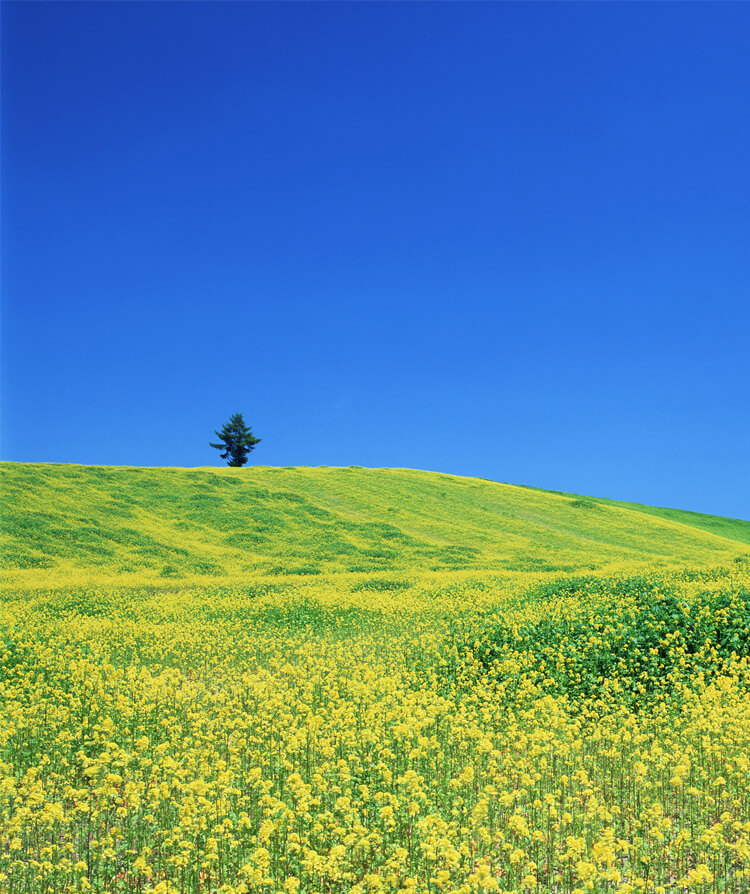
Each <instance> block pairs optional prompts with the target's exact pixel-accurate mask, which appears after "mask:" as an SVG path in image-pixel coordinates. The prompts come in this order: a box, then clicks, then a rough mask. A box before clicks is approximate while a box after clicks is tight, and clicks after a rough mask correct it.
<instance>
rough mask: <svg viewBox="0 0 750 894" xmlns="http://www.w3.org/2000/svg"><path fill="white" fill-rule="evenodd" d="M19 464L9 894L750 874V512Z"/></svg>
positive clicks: (472, 886) (9, 564)
mask: <svg viewBox="0 0 750 894" xmlns="http://www.w3.org/2000/svg"><path fill="white" fill-rule="evenodd" d="M1 471H2V476H3V515H2V523H3V562H4V585H3V590H2V603H1V608H0V611H1V614H0V668H1V670H0V673H1V674H2V677H1V678H0V712H1V713H0V718H1V720H2V723H1V724H0V890H2V891H7V892H12V894H27V892H33V894H36V892H92V894H100V892H101V894H104V892H113V894H114V892H139V894H156V892H158V894H168V892H171V894H177V892H179V894H198V892H201V894H209V892H221V894H241V892H258V894H261V892H262V894H281V892H287V894H297V892H299V894H303V892H332V894H333V892H341V894H349V892H354V894H365V892H384V894H385V892H388V894H391V892H404V894H422V892H424V894H427V892H434V894H438V892H454V894H457V892H461V894H470V892H483V891H484V892H534V894H553V892H555V894H558V892H559V894H583V892H601V894H604V892H607V894H610V892H611V894H615V892H617V894H634V892H643V894H646V892H650V894H666V892H697V894H709V892H713V894H717V892H727V894H729V892H732V894H734V892H738V894H741V892H750V690H749V689H748V680H749V679H750V546H748V543H749V542H750V524H748V523H743V522H734V521H731V520H726V519H719V518H712V517H708V516H696V515H693V514H690V513H675V512H672V513H670V512H665V511H660V510H654V509H650V508H649V507H632V506H630V507H626V506H624V505H618V504H613V503H611V502H607V501H602V500H595V499H592V498H580V497H575V496H571V495H567V494H555V493H547V492H542V491H535V490H531V489H524V488H516V487H511V486H508V485H501V484H495V483H492V482H486V481H481V480H477V479H461V478H453V477H450V476H439V475H433V474H429V473H420V472H409V471H404V470H365V469H249V470H228V469H225V470H138V469H112V468H109V469H107V468H99V469H97V468H84V467H75V466H52V465H23V464H3V466H2V470H1Z"/></svg>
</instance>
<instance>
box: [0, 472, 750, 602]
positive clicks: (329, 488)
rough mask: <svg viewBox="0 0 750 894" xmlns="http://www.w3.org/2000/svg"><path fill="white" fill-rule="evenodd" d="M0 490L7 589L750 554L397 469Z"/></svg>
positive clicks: (736, 544)
mask: <svg viewBox="0 0 750 894" xmlns="http://www.w3.org/2000/svg"><path fill="white" fill-rule="evenodd" d="M0 486H1V488H2V527H1V529H0V530H1V536H2V561H3V578H4V580H5V583H6V585H9V586H36V587H38V586H63V585H69V584H73V583H75V584H84V585H85V584H86V583H93V582H98V583H103V582H107V581H109V580H111V581H114V580H117V582H118V583H120V584H127V583H129V582H132V583H134V584H135V583H138V584H143V583H149V582H153V583H155V584H158V585H164V584H165V583H166V582H168V581H175V582H185V583H187V582H189V583H199V582H206V583H208V582H217V583H218V582H226V581H232V582H237V581H240V580H243V579H250V578H253V579H255V578H258V577H267V576H272V575H296V576H300V575H319V574H325V575H329V574H334V573H341V572H347V573H364V572H379V571H387V570H398V571H400V572H402V573H403V572H409V573H418V572H430V571H449V570H460V569H468V570H474V569H482V570H492V571H496V572H516V571H578V570H594V569H612V568H620V567H632V566H634V565H644V564H651V565H673V564H681V565H705V564H719V563H724V562H728V561H731V560H732V559H734V558H735V557H736V556H738V555H747V554H748V553H749V552H750V550H749V549H748V546H747V543H746V542H745V543H743V542H740V541H741V540H742V539H743V536H742V535H743V533H746V532H747V530H748V529H750V524H748V523H744V522H737V523H734V524H730V523H729V522H730V521H731V520H721V519H719V520H718V521H719V522H725V524H724V527H723V528H720V529H719V530H724V531H726V532H727V533H732V534H734V536H735V539H730V538H728V537H723V536H719V535H718V534H717V533H715V532H713V531H710V530H705V529H703V528H701V527H696V524H695V519H694V518H692V517H693V516H695V515H696V514H695V513H680V512H678V511H674V510H672V511H670V510H654V512H663V513H664V517H661V516H660V515H657V514H652V513H651V512H650V507H637V506H635V505H624V504H617V503H613V502H611V501H605V500H596V499H593V498H581V497H576V496H575V495H567V494H560V493H552V492H547V491H539V490H534V489H530V488H523V487H516V486H512V485H507V484H499V483H495V482H490V481H486V480H483V479H476V478H459V477H455V476H450V475H441V474H436V473H432V472H420V471H412V470H404V469H363V468H358V467H351V468H326V467H323V468H269V467H251V468H246V469H230V468H198V469H175V468H130V467H106V466H75V465H57V464H22V463H2V464H0ZM686 517H687V518H689V519H691V518H692V521H691V523H688V524H686V523H685V518H686ZM708 518H711V517H708ZM743 525H744V526H745V527H744V528H743ZM704 527H705V525H704ZM745 539H746V538H745Z"/></svg>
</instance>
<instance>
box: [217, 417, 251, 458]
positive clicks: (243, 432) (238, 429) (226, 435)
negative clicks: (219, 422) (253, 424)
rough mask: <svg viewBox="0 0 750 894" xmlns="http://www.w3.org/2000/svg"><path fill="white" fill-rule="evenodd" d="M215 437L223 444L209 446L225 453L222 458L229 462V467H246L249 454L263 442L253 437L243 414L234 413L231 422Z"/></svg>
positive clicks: (225, 424)
mask: <svg viewBox="0 0 750 894" xmlns="http://www.w3.org/2000/svg"><path fill="white" fill-rule="evenodd" d="M215 435H216V437H217V438H218V439H219V441H220V442H221V443H220V444H210V445H209V446H211V447H215V448H216V449H217V450H223V451H224V452H223V453H222V454H221V458H222V459H226V460H227V465H228V466H244V465H245V463H246V462H247V455H248V453H249V452H250V451H251V450H254V449H255V445H256V444H260V441H261V439H260V438H255V437H253V432H252V429H250V428H248V427H247V426H246V425H245V420H244V419H243V418H242V413H233V414H232V415H231V416H230V417H229V422H225V423H224V428H222V430H221V431H217V432H215ZM227 457H228V459H227Z"/></svg>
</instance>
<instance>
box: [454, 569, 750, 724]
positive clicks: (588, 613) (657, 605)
mask: <svg viewBox="0 0 750 894" xmlns="http://www.w3.org/2000/svg"><path fill="white" fill-rule="evenodd" d="M553 595H554V596H557V597H563V598H564V599H570V600H575V601H576V608H575V609H574V611H573V612H571V613H567V614H565V613H561V614H559V615H551V614H543V615H542V616H541V617H540V618H538V619H536V620H533V621H531V622H529V623H527V624H524V625H522V626H520V627H517V626H516V627H514V626H511V625H509V624H506V623H504V622H500V623H497V624H496V625H495V626H493V627H491V628H490V629H488V630H486V631H485V632H484V634H483V635H482V637H481V638H480V639H478V640H475V641H474V643H473V645H472V649H473V652H474V655H475V657H476V658H477V659H478V660H479V662H480V663H481V664H482V665H483V666H484V667H485V668H487V669H492V668H493V667H496V666H497V665H498V662H502V659H505V658H508V657H510V656H514V657H519V656H520V657H521V658H522V659H524V660H525V661H526V663H527V665H529V666H532V667H534V668H535V669H536V676H537V679H538V680H539V681H540V682H546V683H547V685H550V686H551V687H552V689H553V690H554V691H557V692H563V693H565V694H567V695H568V696H569V697H570V698H571V699H572V700H573V701H574V702H579V703H580V702H582V701H583V700H586V699H592V698H599V697H602V698H615V699H616V700H622V701H624V702H625V703H627V704H628V705H629V706H631V707H638V706H639V705H647V704H648V703H649V700H650V699H651V697H652V696H655V695H657V694H660V695H663V694H665V693H668V692H669V691H671V690H672V689H674V688H675V687H676V686H677V685H678V684H679V683H681V682H685V681H687V680H689V679H698V678H700V679H703V678H706V677H708V676H713V675H715V674H716V673H718V672H720V670H721V668H722V667H723V666H724V665H725V664H726V663H727V662H729V661H730V660H735V659H737V658H744V657H747V656H749V655H750V593H748V592H747V591H745V590H742V591H729V592H719V593H712V592H710V591H709V592H704V593H701V594H698V595H697V596H695V597H693V598H691V599H687V598H686V597H685V596H684V595H676V594H675V593H674V592H673V591H672V590H671V588H670V587H669V586H665V585H664V584H660V583H659V582H658V581H655V580H653V579H651V580H649V579H648V578H647V577H644V576H637V577H633V578H630V579H625V580H620V579H616V580H606V579H604V580H602V579H599V580H597V579H596V578H579V579H571V580H569V581H566V582H559V583H556V584H550V585H545V586H544V587H542V588H540V589H539V590H538V591H536V592H535V593H532V594H529V597H528V598H529V599H534V598H537V599H539V598H544V599H549V598H550V597H551V596H553Z"/></svg>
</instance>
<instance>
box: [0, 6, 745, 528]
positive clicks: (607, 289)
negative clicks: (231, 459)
mask: <svg viewBox="0 0 750 894" xmlns="http://www.w3.org/2000/svg"><path fill="white" fill-rule="evenodd" d="M2 19H3V21H2V25H3V28H2V32H3V33H2V39H3V72H2V75H3V77H2V83H3V86H2V89H3V97H2V98H3V103H2V135H3V142H2V152H3V157H2V162H3V179H2V254H3V269H2V407H3V409H2V457H3V458H4V459H9V460H23V461H55V462H80V463H104V464H132V465H175V466H196V465H210V464H213V465H218V464H220V463H221V460H220V459H219V455H218V451H216V450H212V449H211V448H210V447H209V446H208V442H209V441H210V440H213V439H214V437H213V430H214V429H216V428H220V427H221V425H222V424H223V422H224V421H226V419H227V418H228V417H229V415H230V414H231V413H233V412H236V411H240V412H243V413H244V415H245V418H246V420H247V421H248V422H249V423H250V424H251V425H252V426H253V430H254V432H255V434H256V435H257V436H259V437H261V438H262V439H263V440H262V443H261V444H260V445H259V447H258V448H257V449H256V451H255V452H254V453H253V454H252V455H251V460H252V461H253V462H256V463H259V464H264V465H351V464H354V465H363V466H401V467H414V468H424V469H433V470H436V471H444V472H451V473H455V474H461V475H478V476H482V477H485V478H492V479H497V480H502V481H508V482H511V483H518V484H530V485H535V486H539V487H547V488H553V489H559V490H566V491H573V492H578V493H586V494H594V495H598V496H609V497H614V498H620V499H629V500H636V501H640V502H645V503H652V504H656V505H665V506H677V507H681V508H688V509H696V510H699V511H705V512H713V513H717V514H724V515H731V516H736V517H744V518H750V475H749V474H748V468H749V467H750V412H749V410H750V406H749V403H750V400H749V397H748V393H749V390H750V389H749V388H748V383H749V382H750V351H749V350H748V340H749V333H750V304H749V302H748V299H749V297H750V294H749V293H750V290H749V288H748V286H749V283H750V238H749V235H750V234H749V232H748V231H749V221H750V166H749V165H748V164H747V159H748V158H750V123H749V116H748V114H747V109H748V108H750V66H748V63H747V40H746V37H747V34H748V33H750V6H749V5H747V4H708V3H705V4H702V3H691V4H683V3H680V4H673V3H664V4H660V3H648V4H640V3H616V4H606V3H570V4H567V3H554V4H553V3H526V4H515V3H496V4H489V3H476V4H474V3H435V4H433V3H411V4H402V3H383V4H380V3H362V4H360V3H350V4H347V3H300V4H297V3H276V4H271V3H257V4H256V3H196V2H192V3H184V4H183V3H179V2H171V3H148V2H144V3H77V2H70V3H5V4H3V8H2Z"/></svg>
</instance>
